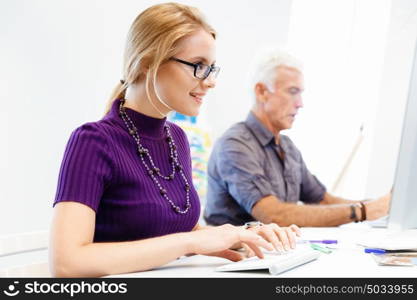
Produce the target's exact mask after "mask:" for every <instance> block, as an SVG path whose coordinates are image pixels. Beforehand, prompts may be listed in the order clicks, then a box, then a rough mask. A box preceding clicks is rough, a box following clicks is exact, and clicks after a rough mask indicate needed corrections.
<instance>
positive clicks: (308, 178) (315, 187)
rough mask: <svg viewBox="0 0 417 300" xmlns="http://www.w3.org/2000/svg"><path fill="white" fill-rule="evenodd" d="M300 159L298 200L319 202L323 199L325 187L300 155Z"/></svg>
mask: <svg viewBox="0 0 417 300" xmlns="http://www.w3.org/2000/svg"><path fill="white" fill-rule="evenodd" d="M300 161H301V191H300V200H301V201H302V202H305V203H319V202H320V201H321V200H323V197H324V194H325V193H326V187H325V186H324V185H323V184H322V183H321V182H320V181H319V180H318V179H317V177H316V176H314V175H313V174H311V173H310V171H309V170H308V169H307V166H306V164H305V162H304V160H303V159H302V157H301V155H300Z"/></svg>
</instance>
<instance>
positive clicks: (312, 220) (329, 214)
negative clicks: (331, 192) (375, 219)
mask: <svg viewBox="0 0 417 300" xmlns="http://www.w3.org/2000/svg"><path fill="white" fill-rule="evenodd" d="M350 204H352V202H349V203H348V204H332V205H297V204H293V203H284V202H281V201H279V200H278V199H277V198H276V197H275V196H267V197H265V198H263V199H261V200H260V201H259V202H258V203H257V204H256V205H255V206H254V207H253V209H252V215H253V217H254V218H255V219H257V220H259V221H261V222H264V223H272V222H273V223H276V224H278V225H279V226H289V225H291V224H296V225H298V226H302V227H310V226H311V227H320V226H321V227H326V226H329V227H330V226H338V225H341V224H345V223H349V222H352V219H351V217H350V216H351V213H352V208H351V205H350ZM354 209H355V213H356V215H357V216H358V219H360V218H361V211H360V208H359V207H354Z"/></svg>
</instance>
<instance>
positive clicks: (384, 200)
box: [364, 191, 392, 220]
mask: <svg viewBox="0 0 417 300" xmlns="http://www.w3.org/2000/svg"><path fill="white" fill-rule="evenodd" d="M391 197H392V193H391V191H390V192H389V193H388V194H386V195H384V196H382V197H380V198H377V199H375V200H371V201H369V202H365V203H364V204H365V207H366V219H367V220H375V219H378V218H381V217H383V216H386V215H387V214H388V210H389V206H390V202H391Z"/></svg>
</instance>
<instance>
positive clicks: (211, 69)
mask: <svg viewBox="0 0 417 300" xmlns="http://www.w3.org/2000/svg"><path fill="white" fill-rule="evenodd" d="M171 59H172V60H175V61H177V62H179V63H182V64H184V65H187V66H191V67H193V68H194V77H196V78H198V79H201V80H204V79H206V78H207V77H209V76H210V73H213V75H214V77H215V78H216V77H217V75H218V74H219V72H220V67H218V66H215V65H211V66H209V65H206V64H203V63H197V64H194V63H191V62H188V61H185V60H182V59H179V58H176V57H171Z"/></svg>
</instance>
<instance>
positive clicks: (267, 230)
mask: <svg viewBox="0 0 417 300" xmlns="http://www.w3.org/2000/svg"><path fill="white" fill-rule="evenodd" d="M258 234H259V235H261V236H262V237H263V238H264V239H265V240H267V241H269V242H270V243H272V245H273V246H274V248H275V250H276V251H278V252H283V251H284V248H283V245H282V243H281V241H280V240H279V238H278V236H277V234H276V233H275V231H274V230H273V229H272V228H271V226H269V225H265V226H262V228H261V229H260V230H259V231H258Z"/></svg>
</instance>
